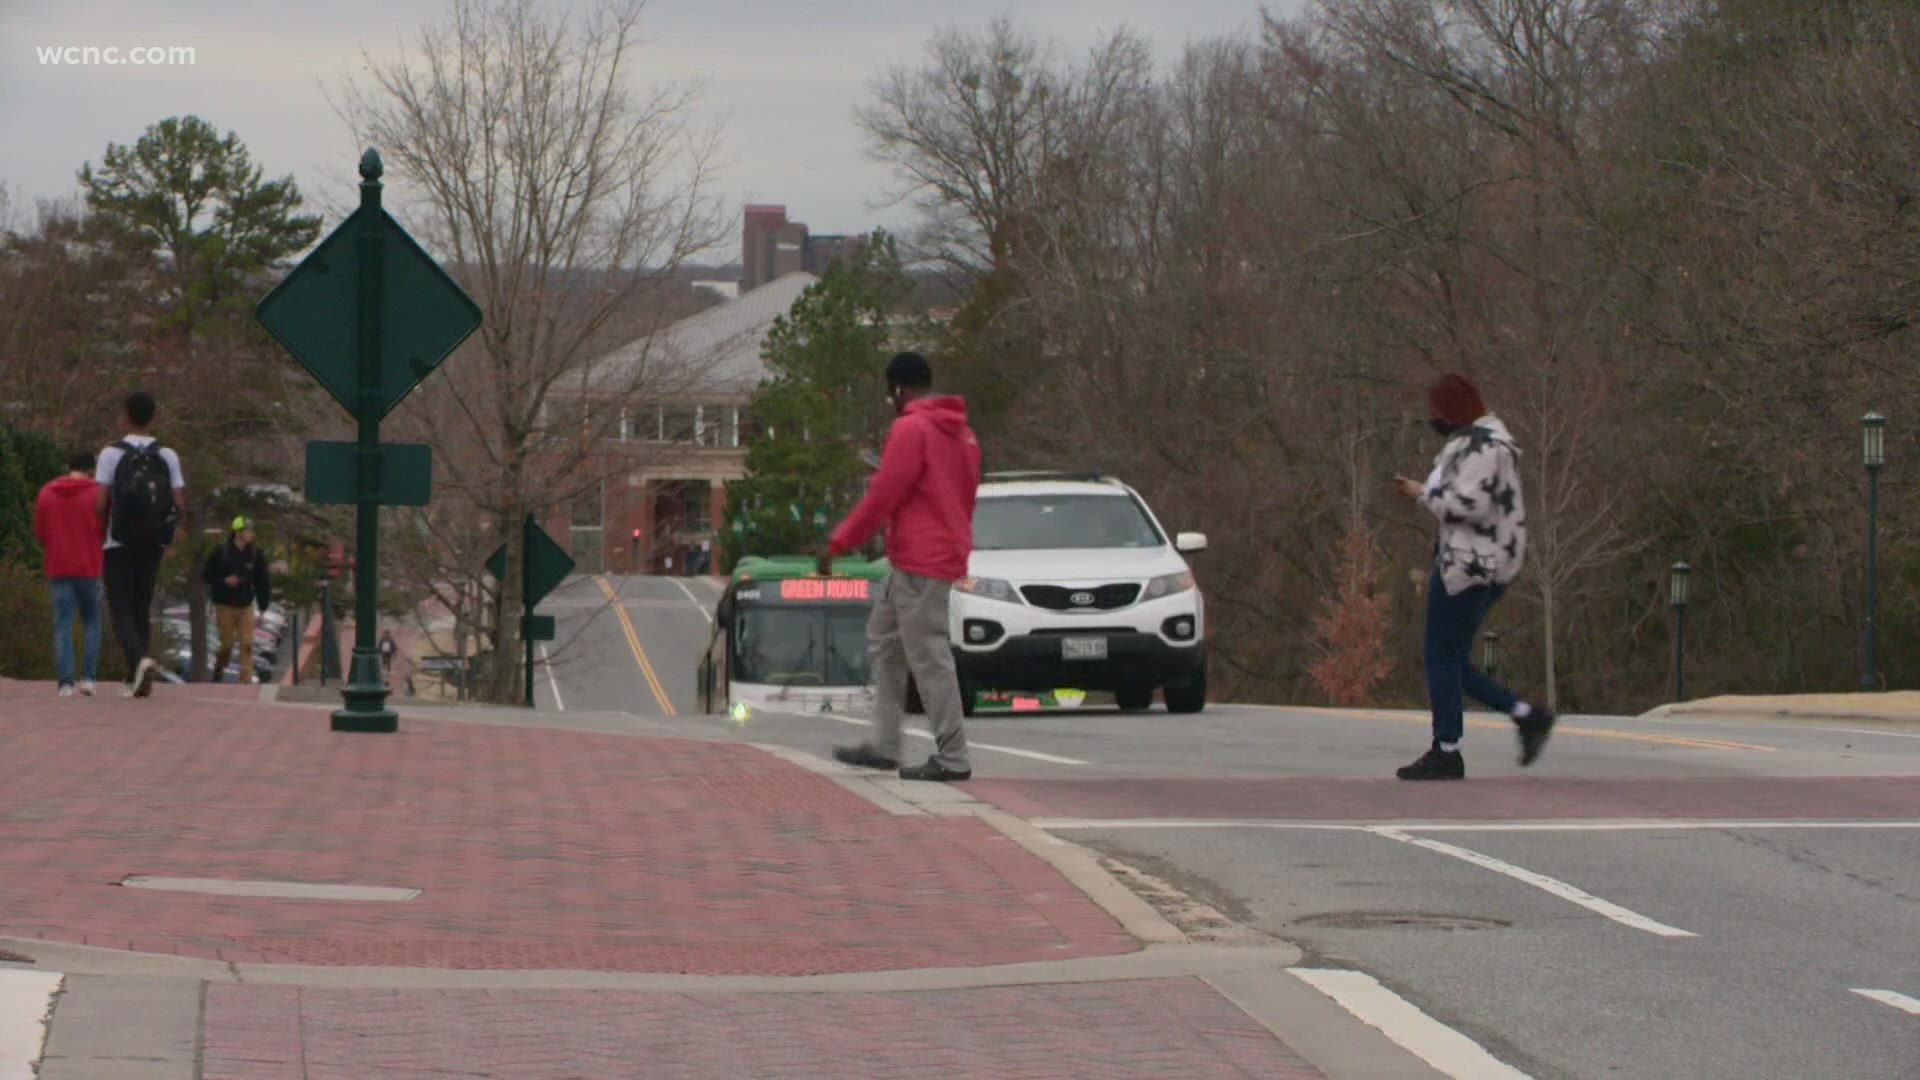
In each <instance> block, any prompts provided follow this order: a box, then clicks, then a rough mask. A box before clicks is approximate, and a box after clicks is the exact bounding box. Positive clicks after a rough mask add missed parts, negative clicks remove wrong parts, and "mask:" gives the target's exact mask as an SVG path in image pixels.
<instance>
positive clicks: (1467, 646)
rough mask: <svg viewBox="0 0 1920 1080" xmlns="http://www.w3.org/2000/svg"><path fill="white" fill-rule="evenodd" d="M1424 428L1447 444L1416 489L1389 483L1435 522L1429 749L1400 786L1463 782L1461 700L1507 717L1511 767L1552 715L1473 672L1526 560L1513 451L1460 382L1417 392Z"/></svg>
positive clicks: (1540, 740)
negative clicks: (1428, 419) (1485, 625)
mask: <svg viewBox="0 0 1920 1080" xmlns="http://www.w3.org/2000/svg"><path fill="white" fill-rule="evenodd" d="M1427 403H1428V405H1429V406H1430V407H1431V410H1432V412H1431V415H1432V423H1433V427H1434V430H1435V431H1438V432H1439V433H1440V434H1441V435H1442V436H1444V437H1445V438H1446V440H1447V443H1446V446H1445V447H1443V448H1442V449H1441V451H1440V456H1439V457H1438V458H1436V459H1435V461H1434V466H1433V472H1432V474H1431V475H1429V476H1428V477H1427V480H1426V482H1425V483H1421V482H1420V481H1417V480H1412V479H1409V478H1407V477H1404V476H1397V477H1395V478H1394V483H1395V485H1396V486H1397V487H1398V488H1399V490H1400V493H1401V494H1403V495H1405V496H1406V497H1407V498H1409V499H1412V500H1414V501H1415V502H1417V503H1419V504H1420V505H1422V506H1424V507H1426V508H1427V510H1428V511H1429V512H1430V513H1432V514H1433V516H1434V518H1435V519H1436V520H1437V521H1438V522H1439V525H1440V535H1439V539H1438V540H1437V541H1436V543H1435V544H1434V557H1433V575H1432V579H1431V580H1430V582H1429V583H1428V586H1427V629H1426V643H1425V654H1426V666H1427V701H1428V704H1429V706H1430V707H1431V708H1432V710H1433V744H1432V745H1431V746H1430V747H1428V748H1427V752H1426V753H1424V754H1422V755H1421V756H1420V758H1419V759H1418V760H1416V761H1414V762H1413V763H1412V764H1410V765H1407V766H1404V767H1402V768H1401V769H1400V770H1399V773H1398V775H1399V777H1400V779H1402V780H1464V779H1466V775H1467V766H1466V760H1465V758H1463V757H1462V756H1461V754H1460V738H1461V734H1462V732H1463V730H1464V727H1465V716H1464V713H1465V704H1464V697H1465V696H1466V695H1471V696H1472V697H1473V698H1474V699H1475V700H1477V701H1479V702H1481V703H1483V704H1485V705H1486V706H1487V707H1488V708H1491V709H1494V710H1495V711H1497V712H1503V713H1506V714H1507V715H1509V716H1511V717H1513V720H1514V724H1515V726H1516V727H1517V728H1518V729H1519V736H1520V764H1522V765H1531V764H1533V763H1534V762H1535V761H1537V760H1538V759H1539V757H1540V752H1541V750H1542V749H1544V748H1545V747H1546V744H1547V737H1548V736H1549V735H1551V734H1552V733H1553V724H1554V715H1553V711H1552V710H1551V709H1549V708H1547V707H1546V706H1545V705H1542V704H1538V703H1534V702H1528V701H1523V700H1521V699H1520V698H1518V697H1516V696H1515V695H1514V693H1513V691H1511V690H1509V689H1507V688H1506V687H1505V686H1502V685H1500V684H1499V683H1497V682H1495V681H1494V680H1493V679H1492V678H1490V677H1488V676H1487V675H1486V674H1485V673H1484V672H1481V671H1480V670H1478V669H1476V668H1475V667H1474V666H1473V640H1474V637H1475V635H1477V634H1478V633H1479V630H1480V624H1481V623H1482V622H1483V621H1484V620H1485V619H1486V617H1487V612H1488V611H1490V610H1492V608H1493V605H1494V604H1495V603H1498V602H1499V600H1500V597H1501V596H1502V595H1504V594H1505V593H1506V590H1507V587H1508V586H1509V585H1512V584H1513V582H1514V579H1515V578H1517V577H1519V576H1520V568H1521V566H1522V565H1523V564H1524V563H1525V561H1526V554H1527V510H1526V503H1525V501H1524V500H1523V498H1522V496H1521V492H1520V448H1519V446H1518V445H1517V444H1515V442H1514V439H1513V435H1512V433H1510V432H1509V431H1508V430H1507V426H1506V424H1504V423H1502V422H1501V420H1500V418H1499V417H1497V416H1495V415H1493V414H1492V413H1491V412H1489V411H1488V410H1487V407H1486V405H1485V403H1483V402H1482V400H1481V398H1480V391H1479V390H1478V389H1476V388H1475V387H1474V385H1473V383H1472V382H1470V381H1468V380H1467V378H1466V377H1465V376H1463V375H1452V374H1449V375H1442V376H1441V377H1440V378H1438V379H1436V380H1435V381H1434V382H1433V384H1432V385H1431V386H1429V387H1428V388H1427Z"/></svg>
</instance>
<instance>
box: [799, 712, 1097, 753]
mask: <svg viewBox="0 0 1920 1080" xmlns="http://www.w3.org/2000/svg"><path fill="white" fill-rule="evenodd" d="M833 718H834V719H835V720H838V721H840V722H841V723H843V724H853V725H855V726H856V727H872V726H873V721H871V720H862V719H860V718H859V717H857V716H844V715H841V714H839V713H835V714H833ZM906 733H907V734H908V735H909V736H912V737H913V738H916V739H925V740H927V741H928V742H932V741H933V734H932V733H931V732H926V731H921V730H919V729H918V728H908V729H907V731H906ZM967 747H968V748H969V749H972V750H991V751H993V752H994V753H996V754H1011V755H1013V756H1014V757H1022V758H1029V759H1031V760H1033V761H1044V762H1046V763H1047V764H1049V765H1091V764H1093V763H1092V762H1090V761H1081V760H1080V759H1079V758H1070V757H1061V756H1060V755H1058V754H1043V753H1041V752H1040V751H1038V750H1022V749H1020V748H1019V747H1017V746H995V745H994V744H992V743H983V742H974V741H973V740H972V739H968V740H967Z"/></svg>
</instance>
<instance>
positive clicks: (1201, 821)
mask: <svg viewBox="0 0 1920 1080" xmlns="http://www.w3.org/2000/svg"><path fill="white" fill-rule="evenodd" d="M863 722H864V721H860V720H854V721H852V723H856V724H858V723H863ZM1033 823H1034V824H1035V825H1038V826H1039V827H1041V828H1043V829H1062V830H1066V829H1277V830H1281V831H1289V830H1291V831H1298V832H1376V831H1379V830H1383V829H1391V830H1393V831H1394V832H1403V833H1422V832H1502V833H1503V832H1514V833H1521V832H1684V831H1695V832H1704V831H1711V830H1720V829H1920V821H1736V820H1729V821H1717V820H1713V819H1679V818H1675V819H1665V818H1656V819H1651V820H1626V821H1401V822H1377V821H1356V822H1334V821H1273V820H1268V819H1264V818H1035V819H1033Z"/></svg>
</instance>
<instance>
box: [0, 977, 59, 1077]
mask: <svg viewBox="0 0 1920 1080" xmlns="http://www.w3.org/2000/svg"><path fill="white" fill-rule="evenodd" d="M63 978H64V976H62V975H61V974H60V973H59V972H57V971H21V970H16V969H14V968H0V1080H33V1076H34V1074H35V1073H36V1072H38V1071H39V1065H40V1053H41V1051H42V1050H43V1049H44V1048H45V1047H46V1044H47V1021H48V1020H49V1019H50V1018H51V1017H52V1015H53V997H54V995H55V994H58V993H59V992H60V984H61V981H62V980H63Z"/></svg>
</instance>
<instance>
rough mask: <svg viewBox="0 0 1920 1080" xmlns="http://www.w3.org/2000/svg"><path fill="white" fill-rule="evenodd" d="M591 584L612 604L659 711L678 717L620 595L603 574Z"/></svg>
mask: <svg viewBox="0 0 1920 1080" xmlns="http://www.w3.org/2000/svg"><path fill="white" fill-rule="evenodd" d="M593 583H594V584H595V585H598V586H600V591H601V592H602V593H604V594H605V595H606V598H607V599H608V600H610V601H612V602H613V617H614V618H616V619H618V620H620V630H621V632H622V633H624V634H626V635H627V647H628V648H630V649H632V650H633V659H634V661H635V662H636V663H638V664H639V665H640V674H641V675H643V676H645V677H646V680H647V686H648V687H649V688H650V689H652V690H653V699H654V700H655V701H658V702H659V703H660V711H661V712H663V713H665V714H667V715H668V716H678V715H679V713H678V712H676V711H675V710H674V707H673V700H672V699H671V698H669V697H667V691H666V688H665V687H664V686H661V685H660V676H659V675H657V674H655V673H654V670H653V664H652V662H651V661H649V660H648V659H647V650H645V649H643V648H641V647H640V633H639V631H637V630H635V629H634V628H633V619H632V618H631V617H630V616H629V615H628V614H627V605H625V604H623V603H621V602H620V595H619V594H618V593H616V592H614V591H613V586H612V585H611V584H609V583H608V582H607V576H606V575H605V574H595V575H594V577H593Z"/></svg>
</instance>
